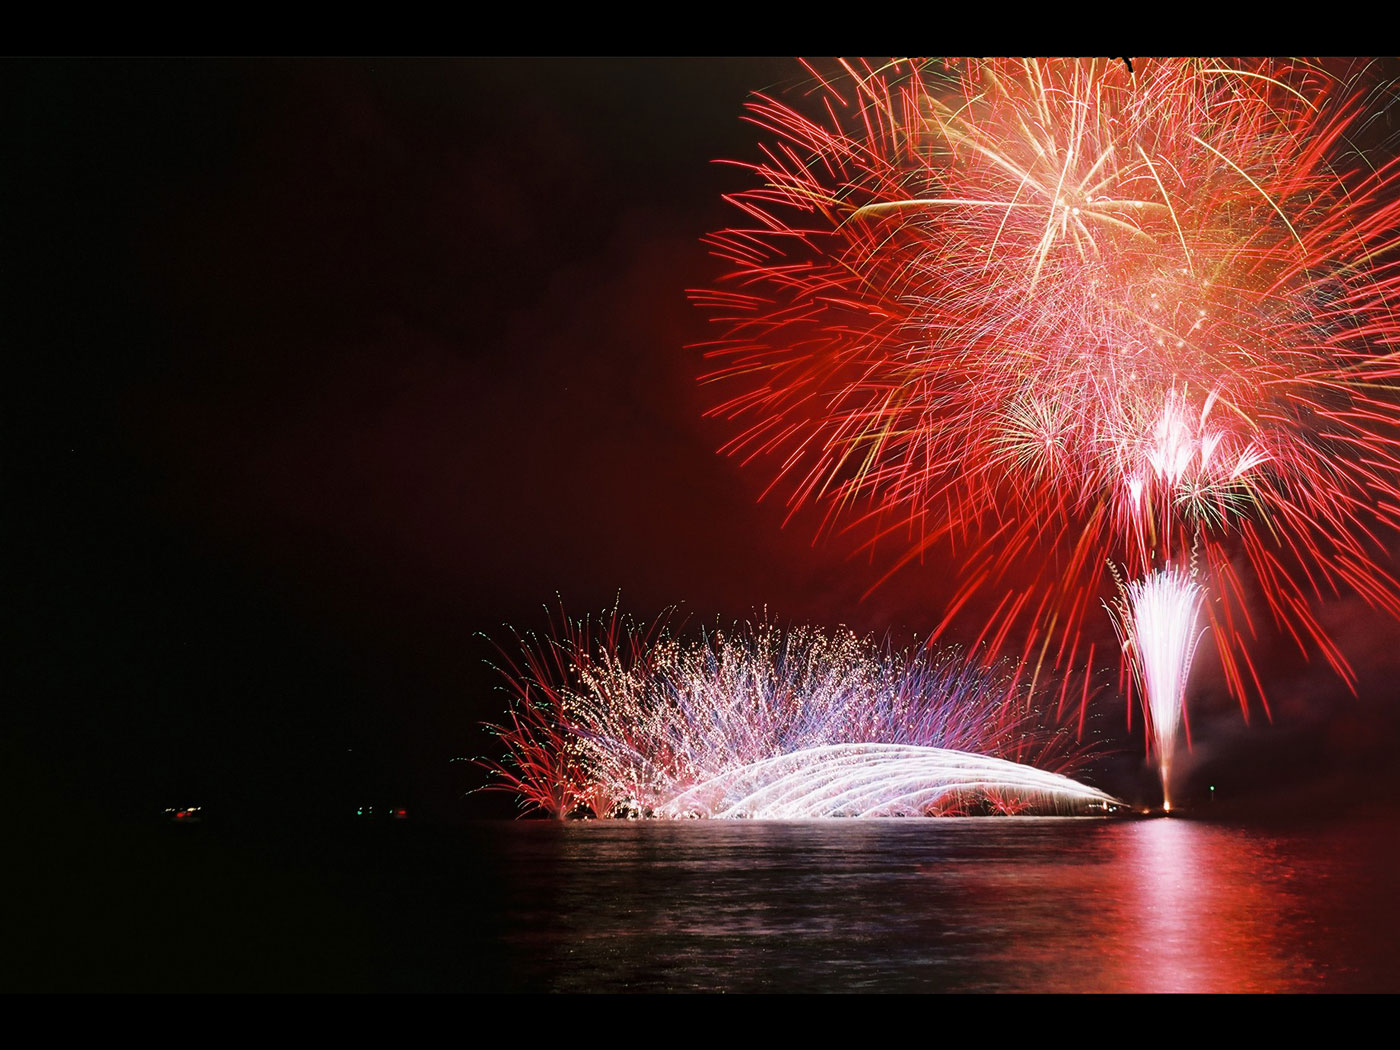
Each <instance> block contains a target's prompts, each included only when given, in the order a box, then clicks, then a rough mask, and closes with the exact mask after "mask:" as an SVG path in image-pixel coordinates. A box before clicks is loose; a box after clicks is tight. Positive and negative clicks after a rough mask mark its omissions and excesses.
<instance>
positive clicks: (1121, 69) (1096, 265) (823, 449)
mask: <svg viewBox="0 0 1400 1050" xmlns="http://www.w3.org/2000/svg"><path fill="white" fill-rule="evenodd" d="M811 72H812V74H813V79H812V80H811V91H809V92H808V94H807V96H806V97H805V98H804V99H802V100H799V102H798V103H797V104H796V105H788V104H786V103H784V102H781V101H778V100H776V99H772V98H766V97H758V98H756V99H755V100H754V101H753V102H752V103H751V104H750V106H749V119H750V120H751V121H752V122H753V123H754V124H756V125H757V126H758V127H759V128H760V129H761V130H762V132H763V133H764V136H765V140H764V144H763V152H764V159H763V160H762V161H761V162H759V163H757V164H754V165H751V166H750V167H751V168H752V172H753V174H754V175H755V176H756V178H757V182H758V185H757V186H756V188H753V189H749V190H747V191H745V192H741V193H739V194H737V195H735V196H734V197H733V198H732V199H733V201H734V203H736V204H737V205H738V207H739V208H740V209H741V210H742V212H743V214H744V221H743V223H742V224H741V225H738V226H736V227H735V228H733V229H730V230H727V231H724V232H722V233H719V234H716V235H715V236H714V237H713V238H712V244H713V246H714V249H715V251H716V252H717V253H718V254H719V255H720V256H721V257H722V258H724V259H725V260H726V261H727V262H728V264H729V266H730V272H729V274H728V278H727V279H726V280H725V281H723V282H721V284H720V285H719V286H718V287H717V288H716V289H714V290H711V291H704V292H697V293H695V299H696V300H697V302H698V303H699V304H700V305H701V306H702V307H703V308H705V309H706V310H708V311H709V312H710V313H711V315H712V317H713V319H714V320H715V321H716V322H717V323H718V324H719V325H720V326H721V328H722V332H723V334H722V335H721V337H720V338H719V339H717V340H716V341H715V342H714V343H712V344H709V345H708V346H707V347H706V354H707V357H708V360H709V361H710V364H711V366H712V367H711V369H710V371H709V373H708V376H707V381H708V382H709V383H710V384H711V385H712V389H713V390H715V391H716V392H717V394H716V404H715V407H714V409H713V414H714V415H716V416H720V417H723V418H725V419H728V420H731V421H733V422H734V424H735V426H736V435H737V436H735V437H734V439H733V440H732V442H731V443H730V444H729V445H728V446H727V451H728V452H729V453H730V454H732V455H735V456H737V457H740V458H741V459H742V460H743V461H744V462H745V463H754V462H756V463H763V464H768V468H767V469H768V470H769V473H770V476H771V477H772V478H773V482H772V486H770V490H772V489H776V490H778V491H781V492H784V493H785V494H786V498H787V500H788V502H789V504H790V506H791V507H792V509H793V511H794V512H795V511H796V510H797V509H798V508H800V507H803V506H807V505H816V506H822V507H825V509H826V524H825V525H824V526H823V528H833V527H835V526H836V525H837V524H838V523H842V522H844V523H845V526H844V527H847V528H851V529H855V530H858V531H859V532H860V533H861V534H862V536H863V542H867V543H869V544H871V545H876V544H882V543H886V542H895V543H897V544H900V545H901V546H902V549H903V550H904V551H906V552H907V553H906V554H905V556H904V557H903V559H902V560H901V561H899V562H898V563H897V564H895V565H894V566H893V567H892V568H891V569H890V572H895V571H898V570H899V569H900V568H901V567H902V566H903V565H904V564H906V563H908V562H910V561H914V560H919V559H922V558H923V557H925V556H926V555H928V556H938V557H949V556H950V555H951V556H952V557H951V559H950V560H952V561H953V563H954V564H956V565H958V566H959V569H958V571H959V573H960V578H959V583H958V586H957V587H956V589H955V591H954V593H953V594H952V595H951V597H950V598H949V600H948V603H947V606H946V611H945V617H944V620H943V623H942V624H941V625H940V627H939V630H940V631H941V630H943V629H945V628H946V627H947V626H948V624H949V623H951V622H952V621H953V620H954V619H955V618H956V617H957V616H958V614H959V612H960V611H964V610H970V609H972V608H973V607H974V606H973V605H970V604H969V603H971V602H972V600H973V599H974V598H977V597H978V596H984V604H985V607H987V608H992V607H993V605H994V606H995V607H994V608H993V611H992V612H991V613H990V614H989V615H988V617H987V620H986V628H985V630H984V631H983V633H982V636H981V639H979V641H981V640H986V641H988V642H989V643H990V644H991V646H992V648H993V649H997V650H1002V651H1008V652H1009V653H1010V654H1011V655H1013V656H1016V655H1018V656H1019V658H1020V660H1021V661H1022V662H1023V663H1026V664H1028V665H1029V666H1031V667H1034V668H1035V669H1036V673H1047V674H1048V673H1051V672H1053V671H1059V672H1064V671H1066V670H1067V669H1071V668H1075V667H1079V666H1083V664H1084V662H1085V650H1086V649H1087V647H1088V645H1089V643H1090V639H1091V637H1092V636H1093V635H1094V633H1095V632H1096V629H1097V628H1096V625H1095V624H1094V623H1091V622H1089V621H1088V620H1087V617H1088V616H1089V615H1090V614H1091V613H1092V612H1093V610H1095V609H1096V608H1097V606H1098V604H1099V602H1100V601H1101V600H1102V598H1103V597H1104V590H1105V587H1106V580H1105V574H1104V573H1103V572H1102V570H1101V568H1100V567H1101V566H1102V564H1103V560H1104V558H1105V557H1106V556H1111V557H1114V558H1116V559H1117V560H1119V561H1120V562H1122V563H1124V564H1125V565H1126V566H1127V568H1128V573H1129V575H1130V576H1133V577H1137V578H1141V579H1144V580H1146V579H1150V577H1149V574H1150V573H1152V572H1153V571H1154V570H1156V569H1159V568H1161V567H1162V566H1164V565H1169V564H1173V563H1175V564H1181V563H1184V561H1185V559H1186V552H1187V551H1190V550H1198V551H1199V560H1200V581H1201V584H1202V586H1203V587H1204V589H1205V590H1206V592H1207V593H1208V594H1209V596H1210V601H1209V602H1207V603H1204V605H1203V606H1202V608H1203V609H1204V613H1205V618H1206V620H1207V623H1208V626H1209V630H1210V634H1211V636H1212V639H1213V641H1214V644H1215V645H1216V647H1217V648H1218V651H1219V655H1220V661H1221V667H1222V670H1223V674H1224V679H1225V683H1226V685H1227V687H1228V689H1229V690H1230V692H1231V694H1232V695H1233V696H1235V697H1236V699H1237V700H1238V701H1239V702H1240V705H1241V707H1242V709H1243V711H1244V713H1245V715H1246V717H1247V716H1248V715H1249V711H1250V706H1251V703H1252V702H1253V701H1252V699H1251V698H1255V700H1257V702H1260V703H1262V704H1263V705H1264V709H1265V711H1266V712H1267V710H1268V708H1267V698H1266V697H1265V696H1264V690H1263V687H1262V685H1261V683H1260V682H1259V679H1258V676H1257V674H1256V672H1255V669H1254V666H1253V663H1252V662H1251V659H1250V655H1249V647H1250V645H1251V644H1252V642H1253V641H1254V639H1255V638H1256V637H1258V634H1259V630H1258V625H1257V624H1256V622H1255V615H1256V614H1257V610H1256V614H1252V613H1251V610H1250V605H1251V600H1252V599H1254V598H1255V596H1256V595H1257V596H1259V597H1261V598H1262V601H1263V603H1264V604H1265V606H1266V607H1267V611H1268V614H1269V616H1270V618H1271V619H1272V620H1273V622H1274V624H1275V626H1276V627H1277V629H1278V631H1279V632H1280V633H1281V634H1282V635H1284V636H1287V637H1291V638H1292V639H1293V641H1295V642H1296V643H1297V646H1298V647H1299V649H1300V650H1302V651H1303V652H1304V653H1305V654H1306V653H1310V652H1313V651H1318V652H1321V654H1322V655H1323V656H1324V657H1325V659H1326V660H1327V661H1328V662H1329V663H1330V665H1331V666H1332V667H1333V668H1334V669H1335V671H1336V672H1337V673H1338V674H1339V675H1340V676H1341V677H1342V678H1343V679H1344V680H1345V681H1346V682H1347V683H1348V685H1350V686H1352V687H1353V688H1354V685H1355V679H1354V675H1353V674H1352V671H1351V669H1350V667H1349V666H1348V664H1347V662H1346V659H1345V657H1344V656H1343V654H1342V652H1341V650H1340V649H1339V648H1338V646H1337V645H1336V644H1335V643H1334V641H1333V640H1332V639H1331V638H1330V637H1329V636H1328V634H1327V632H1326V631H1325V630H1324V629H1323V627H1322V625H1321V623H1320V621H1319V618H1318V613H1317V609H1318V607H1319V606H1320V604H1321V603H1323V602H1325V601H1326V600H1328V599H1330V598H1332V597H1335V596H1337V595H1339V594H1343V593H1353V594H1357V595H1359V596H1360V597H1362V598H1363V599H1364V600H1365V601H1367V602H1368V603H1369V604H1370V605H1372V606H1373V607H1375V608H1378V609H1381V610H1384V611H1385V612H1386V613H1388V614H1390V615H1391V616H1395V617H1400V584H1397V582H1396V580H1395V579H1394V578H1393V576H1392V575H1391V573H1390V571H1389V569H1388V565H1389V563H1390V556H1389V552H1388V550H1387V549H1386V546H1385V544H1386V542H1387V541H1388V540H1389V539H1390V538H1392V537H1393V536H1394V532H1395V529H1396V527H1397V526H1400V485H1397V478H1400V426H1398V425H1397V424H1400V405H1398V403H1397V397H1396V390H1397V379H1398V378H1400V375H1398V373H1400V368H1397V359H1396V349H1397V343H1400V311H1397V309H1396V307H1397V305H1400V254H1397V247H1400V192H1397V191H1400V168H1397V162H1396V161H1394V160H1389V159H1386V158H1383V157H1382V158H1381V159H1379V160H1378V159H1376V154H1377V153H1378V150H1377V149H1376V148H1375V147H1374V146H1368V145H1367V143H1368V142H1371V141H1372V140H1375V139H1376V138H1378V132H1377V131H1376V122H1375V118H1376V116H1377V115H1378V114H1379V113H1380V112H1381V111H1382V110H1383V109H1384V107H1385V106H1386V105H1387V104H1388V103H1389V102H1390V99H1391V91H1390V89H1389V87H1388V86H1387V85H1386V84H1385V83H1384V82H1383V81H1382V79H1381V78H1380V77H1379V76H1378V75H1377V74H1376V72H1375V68H1374V67H1371V66H1363V65H1360V64H1351V65H1346V66H1345V67H1343V66H1340V65H1336V64H1333V65H1331V66H1323V65H1320V64H1309V63H1305V62H1280V61H1272V60H1264V61H1248V62H1240V61H1224V60H1181V59H1173V60H1163V61H1150V62H1149V61H1138V62H1136V63H1134V66H1133V71H1132V72H1130V71H1129V70H1128V68H1127V66H1126V64H1125V63H1123V62H1121V61H1117V60H1113V61H1109V60H1097V61H1093V60H1073V61H1071V60H1065V61H1040V60H1031V59H1028V60H1023V61H1021V60H985V61H967V62H962V63H941V62H925V61H900V62H894V63H889V64H886V65H882V66H878V67H877V66H872V65H865V64H853V63H843V64H842V68H841V69H840V70H839V72H836V73H832V74H826V73H822V72H819V71H817V70H815V69H812V70H811ZM799 107H800V108H799ZM887 537H889V538H890V539H887ZM1141 633H1142V632H1141V630H1139V632H1138V634H1139V635H1140V634H1141ZM1012 639H1016V640H1017V641H1015V642H1014V643H1013V642H1012ZM1021 639H1024V641H1020V640H1021ZM1009 646H1014V647H1013V648H1009V649H1008V647H1009ZM1145 648H1146V645H1145V643H1144V649H1145ZM1018 650H1019V651H1018Z"/></svg>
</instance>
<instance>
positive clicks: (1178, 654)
mask: <svg viewBox="0 0 1400 1050" xmlns="http://www.w3.org/2000/svg"><path fill="white" fill-rule="evenodd" d="M1119 589H1120V590H1121V592H1122V594H1121V597H1120V598H1119V599H1118V601H1117V602H1115V603H1114V605H1113V607H1112V608H1111V609H1110V610H1109V611H1110V613H1112V615H1113V626H1114V630H1116V631H1117V632H1118V640H1119V642H1120V643H1122V646H1123V653H1124V655H1125V656H1126V657H1127V659H1128V662H1129V663H1130V664H1131V665H1132V668H1133V675H1134V677H1135V678H1136V680H1137V683H1138V689H1139V691H1140V693H1141V696H1142V706H1143V711H1144V713H1145V714H1146V717H1147V722H1148V728H1149V731H1150V732H1151V738H1152V746H1153V750H1154V751H1155V753H1156V756H1157V767H1158V769H1159V770H1160V772H1161V776H1162V806H1163V808H1164V809H1166V810H1167V811H1170V810H1171V808H1172V800H1171V769H1172V754H1173V752H1174V751H1175V749H1176V737H1177V732H1178V730H1179V728H1180V726H1181V720H1182V712H1183V711H1184V709H1185V704H1186V679H1187V677H1188V676H1189V675H1190V673H1191V661H1192V659H1193V658H1194V657H1195V655H1196V646H1197V644H1198V643H1199V642H1200V640H1201V636H1202V635H1203V634H1204V633H1205V632H1204V631H1198V630H1197V629H1196V620H1197V617H1198V615H1199V613H1200V611H1201V602H1202V600H1203V599H1204V596H1205V591H1204V589H1203V588H1202V587H1201V585H1200V584H1198V583H1197V582H1196V581H1195V579H1194V577H1193V576H1192V574H1191V573H1189V572H1185V571H1183V570H1181V569H1175V568H1172V567H1171V566H1168V567H1167V568H1165V569H1157V570H1155V571H1154V572H1152V573H1150V574H1149V575H1148V576H1147V577H1146V578H1145V579H1142V580H1134V581H1132V582H1131V583H1127V584H1124V583H1122V582H1121V581H1120V583H1119Z"/></svg>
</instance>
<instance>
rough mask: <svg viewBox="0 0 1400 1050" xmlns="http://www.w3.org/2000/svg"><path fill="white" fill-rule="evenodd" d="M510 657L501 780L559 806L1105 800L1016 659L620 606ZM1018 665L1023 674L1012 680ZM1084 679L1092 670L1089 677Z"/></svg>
mask: <svg viewBox="0 0 1400 1050" xmlns="http://www.w3.org/2000/svg"><path fill="white" fill-rule="evenodd" d="M519 641H520V650H521V652H522V654H523V655H522V656H521V657H518V658H517V657H511V656H510V655H509V654H506V659H505V661H504V662H503V663H502V664H501V665H500V667H499V670H500V671H501V673H502V675H503V676H504V678H505V680H506V682H507V688H508V690H509V692H510V694H511V697H512V704H511V712H510V718H509V720H508V721H507V722H505V723H503V724H500V725H496V726H492V727H490V728H491V729H492V731H493V732H494V733H495V735H496V736H498V737H499V738H500V740H501V742H502V743H503V745H504V746H505V750H506V755H505V758H504V760H503V761H500V762H484V763H483V764H484V765H486V766H487V767H488V768H490V769H491V770H492V771H493V772H494V773H495V774H496V780H495V782H494V783H493V785H492V786H493V787H494V788H495V789H497V790H504V791H509V792H511V793H512V794H514V795H516V796H517V798H518V799H519V800H520V802H521V804H522V805H524V806H526V807H529V808H534V809H540V810H543V811H545V812H547V813H549V814H552V815H554V816H558V817H563V816H567V815H569V814H570V813H575V812H581V811H586V812H589V813H592V814H595V815H598V816H610V815H624V814H627V815H636V814H648V815H658V816H669V817H681V816H692V817H693V816H749V817H768V818H793V817H823V816H906V815H912V814H923V813H929V814H953V813H961V812H998V813H1009V812H1021V811H1025V810H1034V811H1038V812H1043V811H1047V810H1048V811H1056V812H1061V811H1063V812H1068V811H1084V810H1085V809H1097V810H1099V811H1102V810H1103V809H1105V808H1110V807H1113V806H1116V805H1118V804H1119V803H1117V802H1116V800H1114V799H1113V798H1111V797H1110V796H1108V795H1106V794H1104V793H1103V792H1100V791H1097V790H1096V789H1094V788H1092V787H1089V786H1086V785H1084V784H1080V783H1077V782H1076V781H1074V780H1071V779H1070V778H1069V776H1068V774H1069V773H1072V772H1074V771H1075V770H1076V769H1077V768H1078V767H1079V765H1081V764H1082V762H1083V760H1084V759H1085V757H1086V754H1087V753H1086V751H1085V750H1084V749H1083V748H1082V747H1080V746H1079V745H1077V744H1075V743H1074V742H1073V740H1072V734H1071V733H1070V732H1069V731H1067V730H1065V729H1062V728H1059V727H1054V726H1050V727H1046V726H1041V725H1038V724H1037V723H1036V722H1035V721H1033V719H1032V717H1031V716H1030V715H1029V714H1028V711H1029V710H1030V707H1031V705H1030V704H1029V703H1028V701H1029V700H1030V699H1031V697H1030V696H1029V695H1028V692H1027V690H1026V689H1025V688H1024V687H1023V686H1022V687H1018V686H1016V685H1015V683H1014V678H1015V676H1014V675H1010V674H1009V672H1006V671H1004V670H1002V671H998V670H988V669H985V668H981V667H978V666H976V665H975V664H973V663H971V662H969V661H968V660H966V659H964V658H962V657H960V656H958V655H956V654H953V653H948V652H941V653H940V652H937V651H934V650H931V649H929V648H927V647H924V646H921V647H919V648H917V649H916V650H914V651H913V652H906V653H895V652H894V651H892V650H891V649H889V648H888V647H880V646H876V645H875V644H873V643H872V642H870V641H868V640H863V639H860V638H858V637H857V636H855V635H854V634H851V633H850V632H846V631H836V632H833V633H830V634H828V633H826V632H823V631H820V630H816V629H814V628H805V627H804V628H795V629H793V630H788V631H783V630H779V629H778V628H776V627H774V626H773V625H771V624H767V623H763V624H759V625H757V626H754V625H749V624H737V625H735V626H734V627H733V628H732V629H730V630H727V631H720V630H716V631H713V632H709V633H706V634H703V635H702V636H701V637H699V638H698V639H694V640H690V641H685V640H682V639H680V638H678V637H675V636H673V635H671V634H670V633H669V632H668V631H667V630H666V628H665V625H664V622H662V621H659V622H658V623H657V624H653V625H652V626H650V627H647V628H642V627H638V626H637V625H635V624H632V623H631V622H630V621H626V620H625V619H623V618H621V617H619V615H618V614H617V612H616V611H614V612H613V613H612V614H610V615H605V616H604V617H603V618H602V619H601V620H600V621H598V622H597V625H596V627H595V625H594V623H593V621H590V620H585V621H582V622H577V623H571V622H570V621H568V620H567V619H564V620H563V621H562V625H561V626H559V627H556V628H555V630H554V632H553V633H552V634H551V635H550V636H548V637H546V638H545V639H540V638H539V637H536V636H528V637H524V638H520V639H519ZM1009 679H1011V680H1009ZM1085 688H1086V689H1087V680H1086V684H1085Z"/></svg>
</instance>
